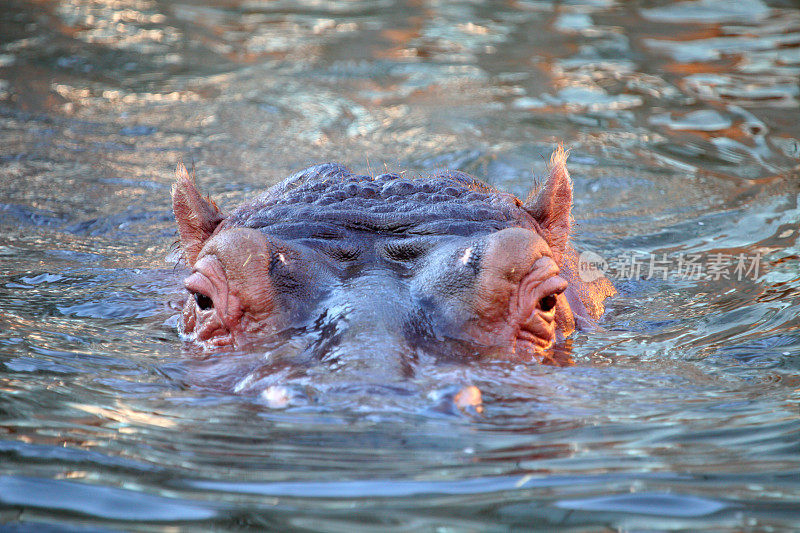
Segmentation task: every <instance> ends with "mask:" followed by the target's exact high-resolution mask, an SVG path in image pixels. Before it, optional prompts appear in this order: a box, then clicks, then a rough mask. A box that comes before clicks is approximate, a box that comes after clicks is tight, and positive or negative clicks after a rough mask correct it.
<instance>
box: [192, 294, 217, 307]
mask: <svg viewBox="0 0 800 533" xmlns="http://www.w3.org/2000/svg"><path fill="white" fill-rule="evenodd" d="M194 301H195V302H197V307H199V308H200V310H201V311H205V310H206V309H211V308H213V307H214V300H212V299H211V298H210V297H209V296H206V295H205V294H202V293H199V292H195V293H194Z"/></svg>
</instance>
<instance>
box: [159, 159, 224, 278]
mask: <svg viewBox="0 0 800 533" xmlns="http://www.w3.org/2000/svg"><path fill="white" fill-rule="evenodd" d="M172 212H173V213H175V221H176V222H177V223H178V233H180V236H181V249H182V250H183V258H184V259H185V260H186V263H187V264H188V265H189V266H192V265H194V263H195V261H196V260H197V255H198V254H199V253H200V250H202V249H203V245H204V244H205V242H206V241H207V240H208V238H209V237H211V235H212V234H213V233H214V230H215V229H216V228H217V226H218V225H219V223H220V222H222V220H223V219H224V218H225V217H224V215H223V214H222V213H221V212H220V210H219V208H218V207H217V204H215V203H214V201H213V200H212V199H211V198H209V197H205V198H203V196H202V195H201V194H200V192H199V191H198V190H197V188H196V187H195V184H194V178H193V177H190V176H189V172H187V171H186V167H185V166H184V165H183V163H181V164H179V165H178V168H176V169H175V183H174V184H173V185H172Z"/></svg>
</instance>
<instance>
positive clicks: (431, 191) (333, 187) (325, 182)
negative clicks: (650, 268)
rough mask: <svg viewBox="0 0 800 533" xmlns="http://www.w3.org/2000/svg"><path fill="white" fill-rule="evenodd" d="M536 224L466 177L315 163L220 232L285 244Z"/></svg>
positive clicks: (512, 201)
mask: <svg viewBox="0 0 800 533" xmlns="http://www.w3.org/2000/svg"><path fill="white" fill-rule="evenodd" d="M532 224H533V222H532V219H531V218H530V216H529V215H527V213H526V212H525V211H524V209H523V208H522V203H521V202H520V201H519V199H517V198H516V197H515V196H513V195H510V194H507V193H502V192H499V191H497V190H495V189H493V188H491V187H489V186H488V185H486V184H484V183H482V182H480V181H477V180H476V179H475V178H472V177H471V176H469V175H467V174H464V173H462V172H456V171H448V172H442V173H439V174H436V175H433V176H426V177H407V176H401V175H399V174H381V175H379V176H374V177H372V176H364V175H357V174H353V173H352V172H350V171H349V170H348V169H347V168H345V167H343V166H341V165H336V164H325V165H317V166H315V167H311V168H308V169H306V170H303V171H301V172H298V173H297V174H294V175H293V176H290V177H289V178H287V179H286V180H284V181H283V182H282V183H281V184H279V185H277V186H275V187H273V188H272V189H270V190H269V191H268V192H266V193H265V194H263V195H262V196H259V197H258V198H256V199H255V200H254V201H252V202H250V203H247V204H245V205H242V206H240V207H239V208H237V209H236V210H235V211H234V212H233V213H231V215H230V216H229V217H228V218H227V219H226V220H225V221H224V222H223V223H222V228H220V229H226V228H231V227H246V228H254V229H259V230H261V231H264V232H265V233H268V234H270V235H272V236H275V237H279V238H284V239H309V238H311V239H344V238H347V237H350V236H355V235H356V234H358V235H361V236H363V235H366V234H372V235H374V236H375V237H380V236H385V237H387V238H398V237H399V238H402V237H405V236H408V237H413V236H426V235H431V236H433V235H456V236H471V235H477V234H484V233H489V232H493V231H498V230H501V229H505V228H508V227H512V226H531V225H532Z"/></svg>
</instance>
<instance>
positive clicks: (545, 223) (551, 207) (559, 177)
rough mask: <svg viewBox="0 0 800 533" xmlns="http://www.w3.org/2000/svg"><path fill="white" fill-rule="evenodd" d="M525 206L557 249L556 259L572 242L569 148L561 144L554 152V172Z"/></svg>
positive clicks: (558, 261)
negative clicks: (570, 236) (566, 150)
mask: <svg viewBox="0 0 800 533" xmlns="http://www.w3.org/2000/svg"><path fill="white" fill-rule="evenodd" d="M525 209H526V210H527V211H528V213H530V215H531V216H532V217H533V218H534V219H535V220H536V222H537V223H538V224H539V227H540V228H541V230H542V232H543V235H542V236H543V237H544V238H545V240H546V241H547V244H549V245H550V249H551V250H552V251H553V255H554V256H555V257H554V259H555V260H556V263H558V264H559V265H560V264H561V257H562V255H563V254H564V250H566V248H567V244H568V243H569V234H570V231H571V230H572V180H571V179H570V177H569V172H567V152H565V151H564V147H563V146H559V147H558V148H556V150H555V151H554V152H553V155H552V156H550V174H549V175H548V176H547V182H546V183H545V184H544V187H542V188H541V189H540V190H539V192H538V194H536V195H535V197H533V193H531V196H530V197H528V200H527V201H526V202H525Z"/></svg>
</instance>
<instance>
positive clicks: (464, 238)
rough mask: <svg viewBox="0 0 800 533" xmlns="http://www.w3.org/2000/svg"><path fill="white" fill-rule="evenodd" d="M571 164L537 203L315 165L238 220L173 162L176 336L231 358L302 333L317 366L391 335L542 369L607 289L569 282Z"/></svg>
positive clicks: (557, 159) (456, 178)
mask: <svg viewBox="0 0 800 533" xmlns="http://www.w3.org/2000/svg"><path fill="white" fill-rule="evenodd" d="M565 162H566V154H565V153H564V151H563V150H562V149H560V148H559V149H558V150H557V151H556V152H555V153H554V154H553V156H552V158H551V165H550V167H551V168H550V172H549V176H548V178H547V181H546V183H545V184H544V186H543V187H542V188H541V190H540V191H539V192H538V194H536V195H531V198H530V200H529V201H528V202H522V201H521V200H519V199H518V198H516V197H515V196H513V195H510V194H506V193H502V192H499V191H497V190H495V189H493V188H491V187H489V186H487V185H486V184H484V183H482V182H480V181H478V180H476V179H475V178H472V177H470V176H468V175H466V174H463V173H460V172H446V173H441V174H438V175H435V176H430V177H414V178H408V177H403V176H400V175H397V174H384V175H381V176H376V177H370V176H359V175H354V174H352V173H351V172H349V171H348V170H347V169H346V168H344V167H342V166H339V165H334V164H326V165H319V166H315V167H311V168H309V169H306V170H304V171H302V172H299V173H297V174H295V175H293V176H291V177H289V178H287V179H286V180H285V181H283V182H282V183H280V184H278V185H276V186H274V187H273V188H271V189H270V190H269V191H267V192H266V193H264V194H263V195H261V196H259V197H257V198H256V199H254V200H253V201H251V202H248V203H245V204H243V205H241V206H239V207H238V208H236V209H235V210H234V211H233V212H231V213H230V214H229V215H223V214H222V213H221V212H220V210H219V209H218V208H217V206H216V205H215V204H214V202H213V201H211V200H210V199H209V198H203V197H202V196H201V195H200V193H199V192H198V191H197V190H196V188H195V186H194V183H193V180H192V179H191V178H190V176H189V175H188V173H187V172H186V169H185V168H184V167H183V166H179V167H178V170H177V181H176V183H175V186H174V187H173V193H172V197H173V209H174V212H175V217H176V220H177V223H178V229H179V232H180V242H181V249H182V252H183V257H184V259H185V261H186V263H187V265H188V266H190V267H191V268H192V273H191V274H190V275H189V276H188V277H187V278H186V280H185V287H186V289H187V291H188V292H189V296H190V297H189V298H188V299H187V301H186V304H185V307H184V310H183V313H182V319H181V324H182V329H183V332H184V333H185V334H186V335H188V336H189V338H191V339H192V340H193V341H195V342H197V343H199V344H201V345H203V346H205V347H208V348H214V347H228V348H236V349H243V348H245V347H247V346H250V345H252V344H253V343H259V342H261V341H264V340H269V339H274V338H284V337H286V336H291V335H293V334H294V335H300V336H303V335H305V336H307V337H308V339H312V340H308V342H307V345H306V346H301V347H300V348H299V349H300V350H301V351H304V352H305V353H306V355H307V356H308V357H315V356H316V357H323V356H324V353H323V352H325V351H326V350H329V349H330V346H331V344H332V343H351V344H353V345H358V344H363V343H375V342H380V341H379V340H380V339H382V340H384V341H386V344H387V346H392V347H393V349H394V350H396V351H398V350H399V351H401V352H408V353H411V352H413V351H414V350H416V349H419V348H423V349H425V350H426V351H428V352H434V353H437V354H443V355H445V356H468V357H474V356H478V357H484V356H491V357H501V358H507V359H508V358H511V359H519V360H542V359H547V353H548V349H549V348H551V347H552V346H553V344H554V343H556V342H558V341H559V340H561V339H563V338H564V337H565V336H566V335H568V334H569V333H570V332H571V331H572V330H573V328H574V327H575V325H576V322H577V324H578V325H582V324H587V323H590V322H591V320H592V319H596V318H598V317H599V315H600V314H601V313H602V301H603V299H604V298H605V297H606V296H608V295H610V294H611V293H612V292H613V288H612V287H611V285H610V284H609V283H608V281H607V280H606V279H605V278H601V279H599V280H594V281H593V282H591V283H588V284H587V283H583V282H582V281H580V280H579V279H577V278H576V276H574V275H573V273H574V272H575V271H576V269H575V252H574V251H573V250H572V248H571V247H570V245H569V235H570V228H571V214H570V211H571V205H572V183H571V180H570V177H569V174H568V172H567V169H566V165H565ZM287 332H288V333H287Z"/></svg>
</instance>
